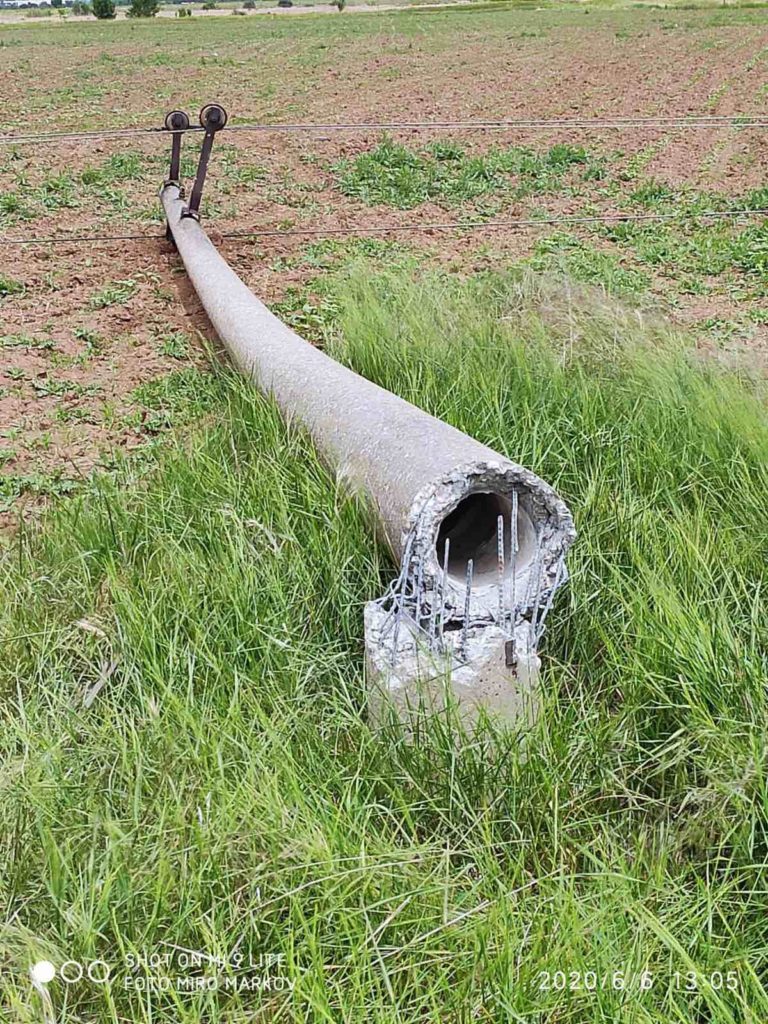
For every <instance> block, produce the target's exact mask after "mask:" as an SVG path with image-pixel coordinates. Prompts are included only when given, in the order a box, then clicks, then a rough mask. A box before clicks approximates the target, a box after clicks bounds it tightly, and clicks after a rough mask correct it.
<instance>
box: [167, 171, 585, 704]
mask: <svg viewBox="0 0 768 1024" xmlns="http://www.w3.org/2000/svg"><path fill="white" fill-rule="evenodd" d="M161 199H162V204H163V207H164V209H165V213H166V216H167V220H168V230H169V233H170V236H171V237H172V238H173V241H174V242H175V244H176V247H177V249H178V252H179V254H180V256H181V258H182V260H183V262H184V266H185V267H186V270H187V273H188V275H189V278H190V280H191V282H192V284H193V286H194V288H195V290H196V292H197V294H198V296H199V297H200V300H201V302H202V304H203V306H204V308H205V310H206V312H207V314H208V317H209V319H210V321H211V323H212V325H213V327H214V328H215V330H216V333H217V334H218V336H219V338H220V339H221V341H222V342H223V343H224V345H225V347H226V349H227V351H228V353H229V355H230V358H231V359H232V362H233V363H234V365H235V366H236V367H237V369H238V370H239V371H240V372H241V373H243V374H244V375H245V376H246V377H248V378H250V379H251V380H252V381H253V382H254V383H255V384H256V386H257V387H258V388H259V389H260V390H261V391H262V392H263V393H264V394H265V395H271V396H273V397H274V400H275V402H276V403H277V405H278V407H279V408H280V409H281V411H282V413H283V415H284V416H285V418H286V420H288V421H290V422H298V423H300V424H301V425H302V426H303V427H304V428H306V430H307V431H308V432H309V434H310V436H311V437H312V439H313V442H314V444H315V446H316V448H317V450H318V453H319V454H320V456H321V457H322V458H323V460H324V461H325V462H326V464H327V465H329V466H330V467H332V468H333V469H334V470H335V471H336V472H337V474H338V475H339V477H340V478H342V479H343V481H344V482H345V484H346V486H347V487H348V488H349V489H350V490H353V491H355V492H359V493H361V494H362V495H363V496H364V497H365V499H366V500H367V502H368V504H369V505H370V507H371V509H372V510H373V512H374V514H375V517H376V521H377V522H378V525H379V529H380V532H381V535H382V537H383V538H384V539H385V540H386V542H387V543H388V545H389V547H390V549H391V550H392V553H393V554H394V555H395V557H396V559H397V560H398V561H399V563H400V574H399V577H398V579H397V580H396V581H395V582H394V583H393V585H392V586H391V588H390V591H389V592H388V593H387V594H386V595H384V597H382V598H380V599H379V600H377V601H372V602H370V603H369V604H368V605H367V606H366V609H365V633H366V664H367V670H368V682H369V691H370V710H371V714H372V716H373V718H374V720H380V719H382V718H383V717H385V716H386V714H387V713H388V708H389V707H391V706H392V705H394V707H395V709H396V711H397V712H398V713H399V714H400V715H401V717H403V718H404V719H405V718H408V717H409V716H410V715H411V714H412V713H413V712H414V711H417V710H419V709H422V710H424V709H426V710H428V711H437V710H439V709H440V708H442V707H443V706H444V704H445V702H446V700H447V699H448V696H449V694H453V696H454V697H455V698H456V699H457V700H458V702H459V706H460V711H461V713H462V715H463V716H464V717H465V718H466V719H467V720H472V719H473V718H475V717H476V715H477V713H478V712H479V710H480V709H481V708H484V709H486V710H487V711H488V712H489V713H490V714H492V715H493V714H499V715H501V716H503V717H504V718H506V719H515V718H518V717H520V716H521V715H522V716H525V717H531V716H532V715H533V714H534V713H535V710H536V699H535V682H536V676H537V671H538V665H539V662H538V657H537V653H536V652H537V646H538V642H539V639H540V637H541V635H542V632H543V629H544V623H545V620H546V617H547V614H548V612H549V610H550V608H551V604H552V599H553V596H554V593H555V591H556V589H557V588H558V586H559V585H560V584H561V583H562V582H564V580H565V579H566V576H567V573H566V569H565V555H566V552H567V550H568V548H569V547H570V545H571V543H572V541H573V539H574V537H575V531H574V526H573V521H572V518H571V515H570V513H569V511H568V509H567V507H566V506H565V504H564V503H563V501H562V500H561V499H560V498H559V497H558V496H557V494H556V493H555V492H554V490H553V489H552V488H551V487H550V486H549V485H548V484H546V483H545V482H544V481H543V480H541V479H539V477H537V476H536V475H535V474H534V473H532V472H531V471H530V470H528V469H525V468H524V467H522V466H519V465H517V464H516V463H514V462H511V461H510V460H509V459H506V458H504V457H503V456H501V455H499V454H498V453H497V452H494V451H493V450H492V449H490V448H487V447H486V446H485V445H482V444H480V443H479V442H478V441H475V440H474V439H473V438H471V437H468V436H467V435H466V434H463V433H461V431H459V430H456V429H455V428H454V427H451V426H449V425H448V424H447V423H444V422H442V421H441V420H439V419H436V418H435V417H434V416H430V415H429V414H427V413H425V412H423V411H422V410H420V409H417V408H416V407H415V406H413V405H411V404H410V403H408V402H406V401H404V400H403V399H401V398H398V397H397V396H396V395H393V394H391V393H390V392H389V391H386V390H384V389H383V388H381V387H378V386H377V385H376V384H373V383H372V382H370V381H368V380H365V379H364V378H363V377H360V376H359V375H358V374H356V373H354V372H353V371H351V370H349V369H347V368H346V367H344V366H342V365H341V364H340V363H337V362H336V361H335V360H333V359H331V358H330V357H328V356H327V355H325V354H324V353H322V352H320V351H319V350H318V349H316V348H314V347H313V346H312V345H310V344H309V343H308V342H306V341H305V340H304V339H302V338H301V337H299V335H297V334H296V333H295V332H294V331H292V330H290V328H288V327H287V326H286V325H285V324H284V323H282V321H280V320H279V319H278V318H277V317H276V316H274V315H273V314H272V313H271V312H270V311H269V310H268V309H267V307H266V306H265V305H264V304H263V303H262V302H260V301H259V300H258V299H257V298H256V296H255V295H254V294H253V293H252V292H251V291H250V290H249V289H248V288H247V286H246V285H245V284H244V283H243V282H242V281H241V280H240V278H239V277H238V276H237V275H236V274H235V272H234V271H233V270H232V269H231V268H230V267H229V266H228V264H227V263H226V262H225V260H224V259H223V258H222V257H221V256H220V255H219V253H218V252H217V250H216V249H215V247H214V246H213V244H212V243H211V241H210V240H209V238H208V237H207V235H206V234H205V232H204V231H203V229H202V228H201V226H200V224H199V220H198V217H197V211H196V210H195V212H194V215H191V214H190V213H189V211H188V208H187V207H185V204H184V201H183V197H182V192H181V188H180V186H179V184H178V182H175V181H169V182H167V183H166V185H165V186H164V187H163V190H162V193H161Z"/></svg>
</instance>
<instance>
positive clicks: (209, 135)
mask: <svg viewBox="0 0 768 1024" xmlns="http://www.w3.org/2000/svg"><path fill="white" fill-rule="evenodd" d="M226 123H227V112H226V110H225V109H224V107H222V106H220V105H219V104H218V103H209V104H207V106H205V107H203V109H202V110H201V111H200V124H201V126H202V127H203V128H204V129H205V137H204V139H203V145H202V147H201V149H200V160H199V161H198V164H197V174H196V175H195V183H194V185H193V186H192V192H191V193H190V196H189V202H188V203H187V205H186V206H185V207H184V209H183V210H182V211H181V216H182V217H192V218H194V220H200V200H201V199H202V198H203V186H204V185H205V175H206V173H207V171H208V161H209V160H210V158H211V150H212V149H213V139H214V136H215V135H216V132H219V131H221V129H222V128H223V127H224V125H225V124H226Z"/></svg>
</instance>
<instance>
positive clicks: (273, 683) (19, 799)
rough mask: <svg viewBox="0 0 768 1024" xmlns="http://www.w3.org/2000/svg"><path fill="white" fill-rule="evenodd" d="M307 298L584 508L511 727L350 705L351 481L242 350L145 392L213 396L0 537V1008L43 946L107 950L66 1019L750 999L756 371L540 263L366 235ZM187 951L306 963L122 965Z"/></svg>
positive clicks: (758, 668) (364, 539) (754, 921)
mask: <svg viewBox="0 0 768 1024" xmlns="http://www.w3.org/2000/svg"><path fill="white" fill-rule="evenodd" d="M328 297H329V301H330V300H331V299H332V300H333V306H332V313H331V314H329V315H330V318H331V319H330V323H329V324H326V327H327V342H328V344H329V345H331V347H332V349H333V350H334V352H335V353H336V354H337V355H338V356H339V357H340V358H342V359H343V360H345V361H347V362H349V363H350V364H351V365H353V366H355V367H356V368H358V369H359V370H360V371H361V372H363V373H364V374H365V375H367V376H369V377H371V378H372V379H374V380H376V381H378V382H379V383H381V384H383V385H384V386H386V387H389V388H391V389H392V390H394V391H396V392H398V393H399V394H402V395H404V396H405V397H407V398H410V399H411V400H413V401H416V402H418V403H419V404H420V405H422V406H424V407H425V408H427V409H429V410H430V411H432V412H434V413H436V414H437V415H440V416H443V417H445V418H446V419H447V420H449V421H450V422H452V423H454V424H456V425H457V426H458V427H460V428H461V429H464V430H467V431H469V432H470V433H471V434H473V435H475V436H476V437H478V438H480V439H481V440H483V441H485V442H487V443H489V444H491V445H492V446H494V447H495V448H497V449H499V450H500V451H503V452H506V453H508V454H509V455H511V456H513V457H514V458H517V459H519V460H520V461H522V462H523V463H525V464H526V465H528V466H530V467H531V468H532V469H534V470H536V471H537V472H539V473H541V474H542V475H543V476H544V477H546V478H547V479H549V480H550V481H551V482H552V483H553V484H554V485H555V486H556V487H557V488H558V489H559V490H560V492H561V493H562V494H563V496H564V497H565V498H566V499H567V500H568V501H569V503H570V504H571V507H572V509H573V510H574V513H575V515H576V519H577V524H578V527H579V531H580V534H579V539H578V541H577V543H576V545H575V547H574V549H573V554H572V558H571V562H570V565H571V570H572V579H571V581H570V583H569V586H568V587H567V588H566V589H565V590H564V591H563V592H562V593H561V595H560V596H559V598H558V600H557V603H556V606H555V609H554V611H553V613H552V615H551V617H550V635H549V636H548V637H547V639H546V643H545V646H544V649H543V655H544V674H543V680H542V686H543V699H544V707H543V713H542V717H541V719H540V721H539V723H538V725H537V726H536V727H535V728H534V730H533V732H532V734H531V735H530V737H529V740H528V744H527V750H526V752H525V753H524V754H523V753H522V752H521V750H520V748H519V746H518V739H517V737H516V735H515V734H514V733H504V732H495V731H494V730H493V729H492V728H490V727H485V728H483V729H481V730H480V731H479V732H478V734H477V735H476V736H475V738H474V740H472V741H467V740H465V741H464V742H463V743H457V742H456V740H457V727H456V725H455V723H452V722H451V721H448V722H442V723H441V722H435V723H433V725H432V727H431V728H430V729H429V730H428V731H427V732H426V734H425V735H424V736H423V738H422V741H421V743H420V744H419V745H417V746H414V745H411V744H409V743H407V742H406V741H405V740H404V738H403V737H402V736H401V735H399V734H398V733H397V731H396V730H392V731H391V732H389V733H386V734H384V735H380V736H377V735H374V734H372V733H371V732H370V731H369V729H368V727H367V725H366V723H365V718H364V704H365V697H364V685H363V677H362V653H361V635H362V605H363V602H364V601H365V600H366V599H368V598H370V597H372V596H374V595H376V594H378V593H379V592H380V590H381V587H382V585H383V583H384V581H386V580H387V579H389V578H390V574H391V571H392V567H391V565H389V563H388V558H387V556H386V554H385V553H384V552H383V551H382V550H381V549H380V548H379V547H378V546H377V544H376V541H375V539H374V536H373V533H372V530H371V528H370V523H369V520H368V516H367V514H366V512H365V510H364V509H363V508H362V507H361V506H360V505H359V504H358V503H357V502H355V501H354V500H352V499H350V498H348V497H346V496H345V495H344V494H342V493H341V492H340V490H339V489H338V487H337V486H336V485H335V483H334V481H333V480H332V478H331V477H330V476H329V475H328V473H327V472H326V471H325V470H324V469H323V468H322V467H321V466H320V465H319V464H318V462H317V459H316V457H315V455H314V452H313V450H312V448H311V445H310V444H309V443H308V441H307V439H306V438H305V437H304V436H303V434H302V433H301V432H299V431H296V430H295V429H294V430H287V429H286V427H285V426H284V425H283V423H282V421H281V419H280V417H279V416H278V415H277V413H276V411H275V409H274V408H273V407H272V406H271V405H270V404H269V403H268V402H266V401H265V400H263V399H261V398H260V397H258V396H257V395H255V394H253V393H252V392H250V391H249V390H248V389H247V388H246V387H245V386H243V385H241V384H240V383H239V382H235V381H233V380H230V379H229V378H228V377H227V376H226V375H224V376H222V375H213V376H205V375H201V374H199V373H192V371H186V370H185V371H180V372H179V373H178V374H174V375H171V377H170V378H166V380H165V381H164V382H158V384H157V386H156V387H154V388H149V389H147V388H145V389H144V392H143V393H142V396H141V397H142V399H143V400H144V401H145V403H146V404H147V406H148V407H151V406H154V407H155V409H156V411H158V412H161V411H162V410H164V409H165V410H169V411H173V410H174V409H177V408H186V409H187V410H188V412H189V413H190V416H193V417H198V422H197V423H196V424H195V423H193V422H190V423H189V425H188V426H187V427H186V428H185V430H184V431H183V432H182V433H180V434H178V435H176V440H174V441H171V442H170V443H169V444H166V445H163V446H159V447H156V448H154V449H153V451H152V454H151V456H150V457H149V458H148V459H143V460H142V461H141V462H140V463H139V464H138V466H136V465H134V464H133V463H131V462H119V463H118V468H117V470H116V475H115V477H114V479H113V480H111V481H110V480H109V479H107V478H100V479H98V480H96V481H95V482H93V483H92V484H90V485H87V486H85V489H84V490H83V492H82V493H81V494H80V495H79V496H77V497H75V498H73V499H71V500H69V501H67V502H62V503H59V504H57V505H55V506H54V509H53V511H52V513H51V515H50V517H49V521H48V523H47V525H46V526H45V528H44V529H43V530H42V531H41V532H39V533H36V532H31V533H28V532H26V531H21V532H20V533H19V534H17V536H16V538H15V539H14V540H13V542H12V543H11V544H10V545H9V547H8V550H7V553H6V556H5V558H4V560H3V561H2V562H1V563H0V595H1V599H0V623H1V624H2V625H1V629H2V638H3V639H2V650H3V656H2V659H0V695H2V696H1V697H0V710H1V713H2V724H1V725H0V737H2V738H1V739H0V752H1V753H0V756H2V765H3V769H2V773H1V774H0V779H1V780H2V781H1V782H0V785H2V800H1V801H0V844H2V845H1V846H0V851H1V853H0V899H1V900H2V907H3V913H2V919H3V921H4V922H5V924H4V926H3V929H2V931H1V932H0V943H1V944H2V947H1V948H2V960H1V961H0V963H1V964H2V977H3V988H4V995H5V998H6V1001H7V1004H8V1007H9V1012H10V1013H11V1015H12V1019H15V1020H19V1021H29V1022H32V1021H34V1022H37V1021H39V1020H40V1019H41V1010H40V1006H39V1003H38V1002H37V997H36V996H35V995H34V993H33V992H32V990H31V988H30V985H29V981H28V978H27V975H26V971H27V967H28V964H29V963H30V962H32V961H34V960H36V959H38V958H41V957H48V958H50V959H52V960H53V961H54V962H55V963H57V964H58V963H60V962H61V961H62V960H64V959H65V958H71V959H74V960H79V961H88V960H91V959H93V958H95V957H100V958H102V959H104V960H106V961H107V962H108V963H109V964H111V965H112V969H113V982H112V983H111V985H109V986H97V985H93V984H89V983H88V982H80V983H75V984H72V985H69V986H64V985H63V983H62V982H61V981H60V980H56V981H54V982H53V983H52V985H51V992H52V995H53V999H54V1004H55V1007H56V1009H57V1013H58V1014H59V1017H57V1019H66V1020H68V1021H70V1020H71V1021H81V1020H83V1021H85V1020H87V1021H96V1020H98V1021H102V1020H103V1021H115V1022H116V1021H118V1020H120V1021H122V1020H131V1021H135V1022H147V1024H148V1022H150V1021H152V1022H153V1024H157V1022H163V1024H165V1022H167V1024H170V1022H174V1024H176V1022H189V1024H192V1022H195V1024H197V1022H198V1021H200V1020H206V1021H209V1022H213V1024H223V1022H225V1021H226V1022H228V1024H229V1022H232V1021H238V1022H239V1021H246V1020H261V1019H264V1020H290V1021H297V1022H298V1021H329V1022H330V1021H345V1022H357V1021H360V1022H363V1021H381V1022H388V1024H389V1022H392V1024H394V1022H398V1024H399V1022H404V1021H408V1022H414V1024H415V1022H419V1024H421V1022H426V1021H434V1022H438V1021H439V1022H444V1021H456V1022H459V1021H461V1022H464V1021H467V1022H469V1021H501V1020H504V1021H506V1020H509V1021H523V1020H525V1021H529V1020H537V1021H552V1022H554V1021H558V1022H569V1024H570V1022H573V1024H584V1022H598V1021H601V1022H602V1021H607V1020H610V1021H614V1020H621V1021H633V1022H634V1021H637V1022H643V1024H645V1022H668V1021H678V1020H680V1021H683V1020H685V1021H688V1020H699V1021H708V1022H709V1021H712V1022H717V1024H725V1022H729V1024H730V1022H734V1024H735V1022H747V1021H749V1022H755V1024H757V1022H758V1021H761V1020H764V1019H765V1017H766V1013H768V993H766V991H765V982H766V978H765V962H766V959H765V958H766V950H767V947H768V922H767V920H766V916H765V908H764V900H763V897H762V895H761V894H762V893H763V892H764V889H765V874H766V865H767V864H768V844H767V836H766V824H767V821H768V782H767V781H766V779H767V778H768V774H767V771H766V769H767V767H768V756H767V751H766V732H765V717H766V710H767V709H766V692H765V681H766V655H765V650H766V621H765V616H764V614H763V613H762V612H761V606H762V605H763V604H764V594H763V575H764V567H765V559H766V539H767V538H768V522H767V521H766V520H767V516H766V501H765V498H766V492H767V487H766V485H767V484H768V481H767V480H766V466H768V459H767V458H766V456H767V455H768V425H767V424H766V416H765V407H764V405H763V404H762V402H761V399H760V397H759V395H758V394H756V393H755V391H754V388H752V387H751V386H750V385H749V384H747V383H742V382H739V381H737V380H736V379H734V378H732V377H729V376H727V375H725V374H723V373H722V372H720V371H718V370H716V369H713V368H711V367H708V366H703V365H701V364H699V363H697V362H696V361H694V360H692V359H691V358H690V357H689V355H688V352H687V350H686V348H685V346H684V344H683V340H682V339H680V338H677V337H674V336H671V335H670V334H669V332H668V331H667V330H666V329H664V328H663V327H661V326H659V325H658V324H654V323H653V322H646V321H644V320H643V319H642V317H640V316H639V315H638V313H637V311H635V310H632V309H628V310H626V309H624V308H623V307H622V306H620V305H618V304H617V301H616V300H615V299H611V298H606V297H605V295H604V293H594V292H592V291H591V290H590V289H589V287H587V286H580V285H578V284H577V283H574V282H571V284H570V286H569V288H568V289H567V292H566V291H564V285H563V282H562V280H561V279H559V278H557V277H548V276H545V277H533V276H531V275H530V274H527V275H526V274H523V275H521V274H516V275H499V274H495V275H490V274H486V275H478V276H476V277H475V278H472V279H469V280H465V281H459V280H457V279H455V278H451V277H448V276H442V275H436V274H432V275H428V274H424V273H418V272H416V271H414V270H413V269H412V268H411V269H409V270H405V271H398V270H393V271H391V272H390V273H387V274H381V275H375V274H372V273H371V270H370V266H366V267H364V268H363V269H356V268H353V269H352V271H351V272H348V273H347V272H342V271H339V272H337V273H336V275H335V276H334V277H333V278H332V280H331V281H330V283H329V284H328ZM199 417H202V419H199ZM99 687H101V689H100V690H99V692H98V694H97V695H96V696H95V697H93V699H92V702H91V703H90V704H89V706H87V707H86V706H85V705H84V695H85V694H86V693H91V694H92V693H93V691H94V689H99ZM89 700H91V698H90V697H89ZM181 948H183V949H185V950H202V951H203V952H204V953H205V954H206V955H208V956H211V957H220V958H222V959H223V960H225V961H226V960H227V959H230V960H234V962H235V963H237V962H238V957H244V958H245V959H244V961H243V960H241V961H240V972H239V973H240V974H241V975H244V976H251V977H253V976H254V975H255V976H259V977H260V976H261V975H262V974H263V973H264V972H263V971H262V970H256V971H255V972H254V971H253V970H250V969H244V968H243V963H245V964H247V963H248V962H249V961H250V960H251V959H253V960H257V959H258V957H259V956H260V955H265V954H273V955H275V956H277V957H279V958H280V959H279V963H278V964H277V965H274V964H273V967H272V969H271V973H272V976H273V978H274V977H275V976H280V977H282V978H283V979H284V980H287V982H290V986H291V989H290V991H262V992H258V991H257V992H249V991H240V992H236V991H229V990H227V989H226V988H225V987H224V983H223V982H222V987H221V988H220V989H219V990H218V991H209V992H183V993H177V994H169V993H163V992H157V991H154V992H152V991H150V992H146V991H140V990H139V987H140V985H141V984H142V980H143V979H145V978H146V976H147V974H149V975H151V976H153V977H155V978H157V977H159V976H161V975H166V974H167V975H169V976H171V977H173V978H176V977H177V976H179V975H182V976H189V975H190V974H195V975H201V974H205V973H208V974H211V975H216V974H217V971H216V970H215V969H214V968H213V967H210V966H209V967H208V968H205V967H197V968H195V969H187V968H185V967H183V966H182V960H181V959H180V958H181V956H182V954H181V953H180V952H179V950H180V949H181ZM152 954H154V955H155V960H154V964H155V966H154V967H149V966H147V965H146V961H147V959H148V958H149V957H150V956H151V955H152ZM185 955H186V954H185ZM158 958H159V959H158ZM558 970H560V971H564V972H566V975H565V979H566V983H567V987H566V990H564V991H563V990H560V976H557V977H555V976H554V974H553V972H555V971H558ZM586 971H594V972H595V975H594V977H595V979H596V986H595V987H594V989H593V985H592V981H593V976H592V975H589V976H587V975H585V973H584V972H586ZM644 971H647V972H650V974H646V975H643V972H644ZM541 972H545V973H544V974H542V973H541ZM546 972H550V974H547V973H546ZM569 972H576V973H575V974H574V975H571V974H570V973H569ZM617 972H618V973H617ZM675 972H680V974H679V978H678V979H677V980H676V976H675ZM687 972H694V974H695V975H696V977H697V979H698V982H697V985H698V991H695V992H690V991H686V990H685V986H686V984H687ZM715 972H724V973H725V974H726V975H727V972H734V974H733V975H732V977H735V979H736V981H735V986H736V990H735V991H730V990H729V988H728V987H727V985H725V987H723V986H721V985H720V983H719V975H717V974H716V973H715ZM218 973H219V976H220V977H222V978H223V977H225V976H228V971H227V970H224V971H223V972H218ZM235 973H237V972H235ZM231 974H232V972H231V971H230V972H229V976H231ZM648 977H651V978H652V979H653V984H652V986H651V987H650V988H649V989H647V990H642V991H641V987H640V986H641V984H642V982H643V978H645V981H646V983H647V979H648ZM548 978H549V979H550V981H549V982H548V981H547V979H548ZM571 984H573V988H571V987H570V986H571ZM622 984H623V985H624V990H623V991H622V990H621V986H622ZM65 988H66V991H65Z"/></svg>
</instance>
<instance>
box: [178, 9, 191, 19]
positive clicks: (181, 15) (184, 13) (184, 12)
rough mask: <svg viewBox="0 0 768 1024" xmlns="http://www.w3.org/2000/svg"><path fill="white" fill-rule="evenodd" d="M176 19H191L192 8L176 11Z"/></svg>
mask: <svg viewBox="0 0 768 1024" xmlns="http://www.w3.org/2000/svg"><path fill="white" fill-rule="evenodd" d="M176 17H177V18H191V17H192V8H191V7H180V8H179V9H178V11H176Z"/></svg>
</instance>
